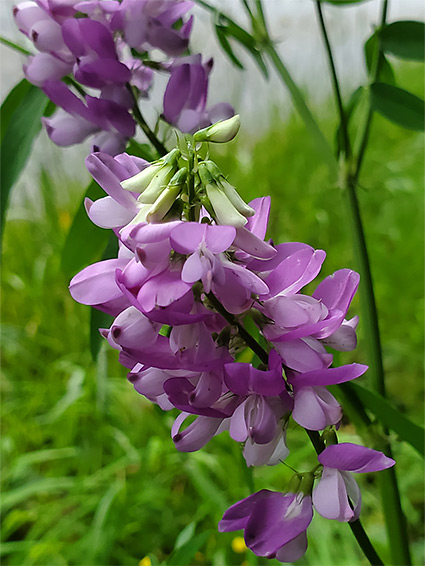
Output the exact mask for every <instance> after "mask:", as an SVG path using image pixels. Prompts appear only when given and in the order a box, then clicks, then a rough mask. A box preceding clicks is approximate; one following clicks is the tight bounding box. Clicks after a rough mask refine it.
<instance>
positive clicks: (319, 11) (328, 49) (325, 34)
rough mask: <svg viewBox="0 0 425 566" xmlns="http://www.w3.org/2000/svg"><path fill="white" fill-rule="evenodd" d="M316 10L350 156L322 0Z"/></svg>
mask: <svg viewBox="0 0 425 566" xmlns="http://www.w3.org/2000/svg"><path fill="white" fill-rule="evenodd" d="M316 11H317V16H318V18H319V23H320V29H321V31H322V35H323V41H324V42H325V47H326V53H327V56H328V62H329V68H330V71H331V77H332V86H333V90H334V94H335V99H336V104H337V108H338V113H339V118H340V121H341V129H342V134H343V138H344V153H345V157H346V158H349V157H350V156H351V144H350V137H349V135H348V124H347V116H346V114H345V110H344V105H343V103H342V96H341V89H340V87H339V81H338V75H337V72H336V67H335V62H334V58H333V55H332V48H331V44H330V41H329V36H328V32H327V30H326V24H325V19H324V17H323V11H322V4H321V2H320V0H316Z"/></svg>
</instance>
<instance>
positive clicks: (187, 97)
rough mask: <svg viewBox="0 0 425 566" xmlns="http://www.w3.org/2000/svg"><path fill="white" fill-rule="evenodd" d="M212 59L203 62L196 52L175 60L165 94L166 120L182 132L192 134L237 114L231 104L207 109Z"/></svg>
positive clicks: (220, 104)
mask: <svg viewBox="0 0 425 566" xmlns="http://www.w3.org/2000/svg"><path fill="white" fill-rule="evenodd" d="M211 68H212V60H209V61H207V62H206V63H204V64H202V62H201V56H200V55H195V56H191V57H190V58H186V59H183V60H180V61H176V62H175V63H174V64H173V66H172V68H171V76H170V79H169V81H168V84H167V88H166V89H165V93H164V112H163V117H164V119H165V120H166V121H167V122H168V123H170V124H172V125H174V126H176V127H177V128H178V129H179V130H181V131H182V132H187V133H193V132H195V131H196V130H199V129H200V128H205V127H206V126H209V125H210V124H213V123H215V122H218V121H219V120H226V119H227V118H231V117H232V116H233V115H234V110H233V108H232V107H231V106H230V104H226V103H219V104H216V105H215V106H212V107H211V108H209V109H207V107H206V105H207V93H208V75H209V73H210V71H211Z"/></svg>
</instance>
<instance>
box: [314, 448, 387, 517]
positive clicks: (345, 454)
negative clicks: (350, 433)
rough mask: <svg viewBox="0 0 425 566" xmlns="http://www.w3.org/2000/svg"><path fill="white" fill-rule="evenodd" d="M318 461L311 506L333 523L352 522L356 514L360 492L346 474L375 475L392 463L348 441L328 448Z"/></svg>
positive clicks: (368, 449) (357, 512)
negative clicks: (320, 471) (317, 481)
mask: <svg viewBox="0 0 425 566" xmlns="http://www.w3.org/2000/svg"><path fill="white" fill-rule="evenodd" d="M318 460H319V462H320V463H321V464H322V465H323V472H322V477H321V478H320V480H319V483H318V485H317V486H316V487H315V489H314V491H313V505H314V507H315V509H316V510H317V511H318V512H319V513H320V514H321V515H322V516H323V517H325V518H326V519H336V520H337V521H355V520H356V519H358V517H359V515H360V507H361V495H360V490H359V487H358V485H357V483H356V481H355V480H354V478H353V477H352V475H351V474H350V473H349V472H355V473H358V474H359V473H367V472H377V471H380V470H385V469H386V468H390V467H391V466H394V464H395V462H394V460H393V459H392V458H387V456H385V455H384V454H383V453H382V452H378V451H377V450H372V449H371V448H365V447H363V446H358V445H357V444H351V443H350V442H344V443H341V444H334V445H331V446H328V447H327V448H325V450H324V451H323V452H322V453H321V454H319V456H318ZM350 500H351V501H352V505H350Z"/></svg>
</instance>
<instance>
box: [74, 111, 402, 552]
mask: <svg viewBox="0 0 425 566" xmlns="http://www.w3.org/2000/svg"><path fill="white" fill-rule="evenodd" d="M238 127H239V118H238V117H235V118H231V119H230V120H228V121H224V122H219V123H217V124H215V125H213V126H211V127H210V128H209V129H208V130H207V131H201V132H196V133H195V134H194V136H193V138H191V137H189V136H186V137H185V139H184V141H185V143H186V147H184V144H183V143H180V144H179V145H180V147H179V148H175V149H173V150H172V151H171V152H169V153H168V154H167V155H165V156H164V157H162V158H160V159H159V160H158V161H157V162H155V163H152V164H150V165H148V164H146V163H142V162H140V160H138V159H137V158H134V157H131V156H129V155H127V154H121V155H118V156H116V157H115V158H113V157H110V156H108V155H106V154H104V153H93V154H91V155H90V156H89V157H88V158H87V167H88V169H89V171H90V172H91V174H92V175H93V177H94V178H95V179H96V180H97V181H98V182H99V183H100V184H101V186H102V187H103V189H104V190H105V192H106V193H107V194H108V196H106V197H104V198H102V199H100V200H98V201H95V202H91V201H89V202H87V204H86V206H87V210H88V213H89V215H90V218H91V219H92V220H93V221H94V222H95V223H97V224H99V225H100V226H103V227H110V228H113V229H114V232H115V234H116V236H117V238H118V246H119V251H118V257H117V258H115V259H108V260H104V261H101V262H99V263H96V264H93V265H90V266H88V267H86V268H85V269H83V271H81V272H80V273H78V274H77V275H76V276H75V277H74V278H73V279H72V281H71V283H70V291H71V295H72V296H73V297H74V299H76V300H77V301H79V302H81V303H83V304H86V305H91V306H93V307H95V308H96V309H99V310H101V311H103V312H106V313H108V314H110V315H112V316H114V317H115V318H114V321H113V322H112V324H111V326H110V327H109V328H104V329H102V330H101V333H102V335H103V336H104V337H105V338H106V339H107V340H108V342H109V344H110V345H111V346H112V347H113V348H115V349H117V350H118V351H119V359H120V362H121V363H122V364H123V365H124V366H125V367H127V368H128V369H129V370H130V372H129V374H128V379H129V381H130V382H131V383H132V384H133V386H134V388H135V390H136V391H137V392H138V393H140V394H142V395H144V396H145V397H147V398H148V399H150V400H151V401H152V402H154V403H156V404H158V405H159V406H160V407H161V408H162V409H163V410H165V411H168V410H171V409H174V408H177V409H179V410H180V411H181V412H180V415H179V416H178V417H177V418H176V420H175V422H174V425H173V427H172V431H171V434H172V439H173V442H174V444H175V446H176V448H177V449H178V450H180V451H183V452H193V451H196V450H199V449H201V448H202V447H203V446H205V444H207V442H208V441H209V440H210V439H211V438H212V437H213V436H215V435H217V434H220V433H222V432H223V431H228V432H229V434H230V437H231V438H232V439H233V440H235V441H236V442H239V443H241V444H242V445H243V456H244V458H245V461H246V464H247V465H248V466H259V465H276V464H279V463H280V462H282V461H283V460H284V459H285V458H286V457H287V456H288V454H289V450H288V448H287V443H286V434H287V429H288V423H289V421H290V419H291V417H292V418H293V420H294V421H295V422H296V423H298V424H299V425H300V426H302V427H304V428H305V429H306V431H307V433H308V435H309V436H310V438H311V440H312V442H313V444H314V446H315V448H316V449H317V452H318V454H319V456H318V458H319V463H318V464H317V465H316V466H315V467H314V468H313V469H312V470H311V471H308V472H305V473H301V474H300V473H296V475H295V476H294V480H293V482H292V483H293V484H294V483H295V484H297V487H296V488H293V490H289V491H288V493H286V494H281V493H274V492H271V491H268V490H262V491H260V492H258V493H256V494H253V495H251V496H249V497H248V498H247V499H244V500H243V501H241V502H239V503H236V504H235V505H233V506H232V507H231V508H230V509H228V510H227V511H226V512H225V513H224V516H223V520H222V521H221V523H220V525H219V529H220V530H221V531H232V530H238V529H242V528H243V529H244V537H245V542H246V545H247V547H248V548H250V549H251V550H252V551H253V552H254V553H255V554H257V555H258V556H266V557H268V558H271V557H276V558H277V559H278V560H280V561H282V562H292V561H293V560H297V559H298V558H300V557H301V556H302V555H303V554H304V553H305V551H306V549H307V538H306V530H307V527H308V525H309V524H310V522H311V520H312V516H313V506H314V508H315V509H316V510H317V511H318V512H319V513H320V514H321V515H322V516H324V517H326V518H329V519H336V520H339V521H352V522H353V524H357V525H356V526H359V525H360V523H359V522H358V521H359V519H358V517H359V514H360V501H361V499H360V492H359V489H358V487H357V484H356V482H355V480H354V479H353V478H352V476H351V475H350V471H353V472H368V471H378V470H381V469H385V468H388V467H391V466H393V465H394V460H392V459H391V458H387V457H386V456H384V454H382V453H381V452H377V451H375V450H372V449H368V448H363V447H361V446H357V445H354V444H347V443H344V444H340V445H338V444H335V443H336V442H337V437H336V430H337V429H338V428H339V426H340V422H341V418H342V410H341V407H340V405H339V403H338V402H337V400H336V399H335V397H334V396H333V395H332V394H331V393H330V392H329V390H328V389H326V386H328V385H335V384H339V383H344V382H347V381H351V380H353V379H356V378H358V377H360V376H361V375H362V374H363V373H364V372H365V371H366V370H367V367H366V366H364V365H361V364H351V365H347V366H340V367H331V365H332V363H333V355H332V354H331V353H329V351H328V350H327V349H326V345H328V344H331V345H332V348H333V349H335V350H342V351H347V350H351V349H353V348H355V346H356V330H355V329H356V326H357V322H358V320H357V317H355V318H354V319H351V320H347V319H346V315H347V311H348V308H349V306H350V303H351V300H352V298H353V296H354V294H355V292H356V290H357V286H358V283H359V277H358V275H357V274H356V273H355V272H353V271H352V270H349V269H342V270H339V271H337V272H336V273H334V274H333V275H331V276H329V277H327V278H325V279H324V280H323V281H322V282H321V283H320V284H319V285H318V286H317V287H316V290H315V291H314V292H313V294H312V295H311V296H310V295H305V294H303V293H302V292H301V291H302V289H303V288H304V287H305V286H306V285H307V284H308V283H310V282H311V281H312V280H313V279H314V278H315V277H316V276H317V275H318V273H319V271H320V268H321V265H322V263H323V261H324V259H325V253H324V252H323V251H322V250H314V249H313V248H311V247H310V246H308V245H306V244H302V243H288V242H286V243H282V244H277V245H275V244H274V243H273V242H272V241H265V235H266V230H267V222H268V216H269V211H270V204H271V203H270V198H267V197H263V198H257V199H255V200H254V201H252V202H250V203H249V204H246V203H245V202H244V201H243V200H242V198H241V197H240V195H239V194H238V192H237V191H236V189H235V188H234V187H233V186H232V185H230V184H229V182H228V181H227V180H226V178H225V176H224V175H223V174H222V172H221V171H220V170H219V168H218V167H217V165H216V164H215V163H214V162H212V161H211V160H209V159H208V158H207V157H208V155H207V152H206V148H205V147H204V144H202V143H200V142H199V140H200V139H205V140H208V139H209V140H210V141H211V140H212V139H215V140H220V141H226V140H227V139H232V138H233V137H234V135H235V131H236V130H237V128H238ZM211 132H212V133H211ZM196 140H198V142H197V141H196ZM137 168H138V169H140V172H138V173H136V174H132V173H134V170H135V169H137ZM247 319H251V320H252V321H254V323H255V325H256V333H255V335H253V334H252V333H250V332H248V331H247V330H246V321H247ZM247 347H248V348H250V349H251V351H252V355H253V356H252V357H253V363H247V362H240V361H238V356H239V353H240V352H241V351H243V350H244V349H245V348H247ZM319 431H323V433H322V435H320V434H319ZM315 481H316V486H315V487H314V484H315ZM312 505H313V506H312ZM359 541H360V542H361V544H362V546H363V548H364V550H365V551H366V553H367V555H368V556H369V558H370V559H371V560H372V561H373V563H378V560H379V559H377V556H376V553H375V551H374V549H373V547H371V545H370V543H369V541H368V539H367V537H366V536H365V535H364V533H363V534H362V537H359Z"/></svg>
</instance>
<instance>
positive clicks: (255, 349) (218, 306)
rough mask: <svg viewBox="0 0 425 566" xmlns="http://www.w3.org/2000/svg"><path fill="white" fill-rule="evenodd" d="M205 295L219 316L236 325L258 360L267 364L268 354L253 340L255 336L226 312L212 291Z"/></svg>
mask: <svg viewBox="0 0 425 566" xmlns="http://www.w3.org/2000/svg"><path fill="white" fill-rule="evenodd" d="M206 296H207V297H208V300H209V301H210V303H211V304H212V306H213V307H214V308H215V310H216V311H217V312H218V313H220V314H221V316H222V317H223V318H224V319H225V320H226V321H227V322H228V323H229V324H230V325H231V326H236V328H237V329H238V332H239V334H240V336H241V338H243V340H244V341H245V343H246V345H247V346H248V347H249V348H251V350H252V351H253V352H254V353H255V354H257V356H258V357H259V358H260V360H261V361H262V362H263V364H267V363H268V361H269V355H268V353H267V352H266V351H265V350H264V348H263V347H262V346H261V345H260V344H259V343H258V342H257V341H256V340H255V338H253V337H252V336H251V334H250V333H249V332H247V330H246V329H245V328H244V326H243V325H242V324H241V323H240V322H239V321H238V320H237V319H236V318H235V316H234V315H233V314H231V313H230V312H227V310H226V309H225V308H224V307H223V305H222V304H221V303H220V301H219V300H218V299H217V297H216V296H215V295H214V294H213V293H211V292H210V293H206Z"/></svg>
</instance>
